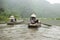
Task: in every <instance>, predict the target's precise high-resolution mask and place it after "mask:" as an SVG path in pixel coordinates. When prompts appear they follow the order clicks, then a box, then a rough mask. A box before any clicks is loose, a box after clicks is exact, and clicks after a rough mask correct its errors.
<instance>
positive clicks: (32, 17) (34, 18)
mask: <svg viewBox="0 0 60 40" xmlns="http://www.w3.org/2000/svg"><path fill="white" fill-rule="evenodd" d="M30 22H31V23H32V24H35V23H39V20H38V19H36V15H35V14H32V15H31V17H30Z"/></svg>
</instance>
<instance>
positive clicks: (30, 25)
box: [28, 23, 41, 28]
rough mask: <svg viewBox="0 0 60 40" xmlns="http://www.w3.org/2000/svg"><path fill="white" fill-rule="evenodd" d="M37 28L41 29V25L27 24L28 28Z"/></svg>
mask: <svg viewBox="0 0 60 40" xmlns="http://www.w3.org/2000/svg"><path fill="white" fill-rule="evenodd" d="M38 27H41V24H40V23H35V24H31V23H29V24H28V28H38Z"/></svg>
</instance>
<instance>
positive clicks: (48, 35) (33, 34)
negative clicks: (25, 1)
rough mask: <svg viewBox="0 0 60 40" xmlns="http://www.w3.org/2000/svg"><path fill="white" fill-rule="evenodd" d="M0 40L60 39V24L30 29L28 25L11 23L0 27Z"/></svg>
mask: <svg viewBox="0 0 60 40" xmlns="http://www.w3.org/2000/svg"><path fill="white" fill-rule="evenodd" d="M0 40H60V27H59V26H51V27H48V26H45V25H42V27H40V28H32V29H29V28H28V26H27V25H25V24H21V25H14V26H13V25H11V26H8V27H4V28H2V29H0Z"/></svg>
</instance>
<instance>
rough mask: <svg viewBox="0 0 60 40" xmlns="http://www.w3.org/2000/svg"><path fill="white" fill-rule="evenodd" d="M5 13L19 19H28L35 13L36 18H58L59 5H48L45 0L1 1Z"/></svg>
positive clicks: (59, 12)
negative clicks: (12, 14)
mask: <svg viewBox="0 0 60 40" xmlns="http://www.w3.org/2000/svg"><path fill="white" fill-rule="evenodd" d="M2 3H3V6H4V9H5V11H7V12H8V13H15V14H17V15H19V16H21V17H30V15H31V14H32V12H35V13H36V15H37V17H47V18H57V17H60V4H50V3H49V2H48V1H46V0H3V1H2Z"/></svg>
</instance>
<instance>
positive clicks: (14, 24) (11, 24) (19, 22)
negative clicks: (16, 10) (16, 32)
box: [7, 21, 24, 25]
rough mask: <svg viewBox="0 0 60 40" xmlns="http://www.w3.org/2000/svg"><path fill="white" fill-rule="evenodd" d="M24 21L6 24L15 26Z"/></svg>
mask: <svg viewBox="0 0 60 40" xmlns="http://www.w3.org/2000/svg"><path fill="white" fill-rule="evenodd" d="M23 22H24V21H16V22H8V23H7V25H17V24H21V23H23Z"/></svg>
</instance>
